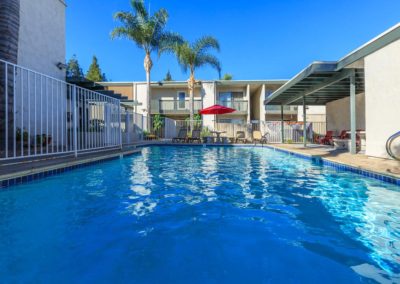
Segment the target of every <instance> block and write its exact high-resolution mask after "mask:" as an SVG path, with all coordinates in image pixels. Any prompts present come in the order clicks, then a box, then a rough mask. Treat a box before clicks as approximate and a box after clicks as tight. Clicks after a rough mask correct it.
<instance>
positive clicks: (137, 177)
mask: <svg viewBox="0 0 400 284" xmlns="http://www.w3.org/2000/svg"><path fill="white" fill-rule="evenodd" d="M399 205H400V190H399V187H397V186H395V185H391V184H386V183H382V182H380V181H378V180H374V179H369V178H366V177H364V176H360V175H356V174H353V173H349V172H339V171H336V170H334V169H333V168H329V167H322V166H320V165H318V164H314V163H312V162H311V161H308V160H304V159H300V158H297V157H293V156H290V155H287V154H285V153H280V152H275V151H273V150H271V149H266V148H244V147H243V148H239V147H207V148H203V147H171V146H160V147H155V146H154V147H147V148H144V149H143V154H142V155H138V156H131V157H129V158H124V159H119V160H114V161H108V162H105V163H102V164H98V165H93V166H88V167H86V168H81V169H78V170H74V171H71V172H67V173H64V174H61V175H57V176H52V177H49V178H46V179H42V180H37V181H34V182H32V183H28V184H22V185H19V186H15V187H12V188H10V189H8V190H3V191H0V208H1V210H0V279H1V280H0V282H6V283H8V282H13V283H15V282H18V283H21V282H23V283H25V282H32V281H36V282H40V283H44V282H47V283H48V282H52V283H54V282H56V283H71V282H73V283H76V282H80V283H87V282H98V283H121V282H123V283H188V282H190V283H221V282H225V283H375V282H374V281H378V282H382V283H384V282H385V281H393V282H398V281H400V278H399V273H400V264H399V262H400V206H399Z"/></svg>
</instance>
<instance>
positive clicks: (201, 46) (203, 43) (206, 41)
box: [193, 36, 220, 54]
mask: <svg viewBox="0 0 400 284" xmlns="http://www.w3.org/2000/svg"><path fill="white" fill-rule="evenodd" d="M209 49H214V50H216V51H219V50H220V46H219V42H218V40H217V39H215V38H214V37H212V36H203V37H201V38H199V39H198V40H196V41H195V42H194V43H193V50H194V51H195V52H196V53H199V54H201V53H206V52H207V51H208V50H209Z"/></svg>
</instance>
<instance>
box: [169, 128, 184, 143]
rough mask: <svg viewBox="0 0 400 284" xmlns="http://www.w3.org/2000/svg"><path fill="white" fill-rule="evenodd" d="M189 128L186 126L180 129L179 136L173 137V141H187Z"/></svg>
mask: <svg viewBox="0 0 400 284" xmlns="http://www.w3.org/2000/svg"><path fill="white" fill-rule="evenodd" d="M186 134H187V130H186V128H181V129H179V132H178V136H177V137H174V138H172V142H173V143H174V142H186V141H187V135H186Z"/></svg>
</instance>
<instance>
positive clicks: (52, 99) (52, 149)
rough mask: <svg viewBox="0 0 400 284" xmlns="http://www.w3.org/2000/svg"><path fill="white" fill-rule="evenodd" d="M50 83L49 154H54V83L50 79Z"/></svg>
mask: <svg viewBox="0 0 400 284" xmlns="http://www.w3.org/2000/svg"><path fill="white" fill-rule="evenodd" d="M50 83H51V137H52V138H51V153H54V140H55V135H54V82H53V80H51V79H50Z"/></svg>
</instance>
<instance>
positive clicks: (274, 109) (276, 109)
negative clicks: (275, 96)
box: [265, 105, 298, 114]
mask: <svg viewBox="0 0 400 284" xmlns="http://www.w3.org/2000/svg"><path fill="white" fill-rule="evenodd" d="M297 108H298V107H297V106H283V112H284V113H285V114H297ZM265 110H266V111H267V113H268V114H280V113H281V106H276V105H267V106H266V108H265Z"/></svg>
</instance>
